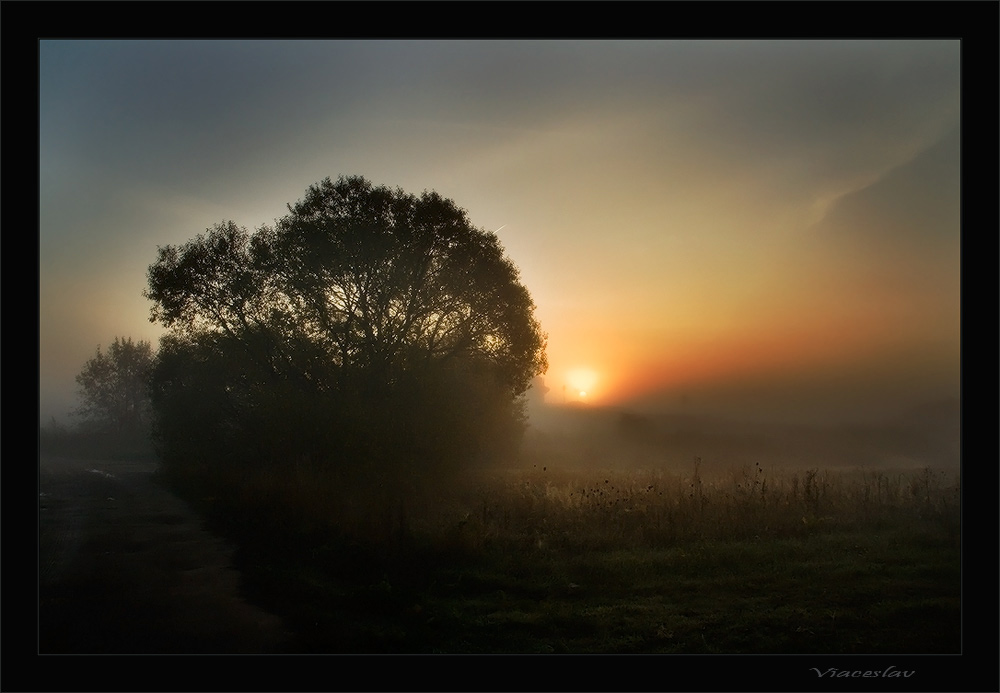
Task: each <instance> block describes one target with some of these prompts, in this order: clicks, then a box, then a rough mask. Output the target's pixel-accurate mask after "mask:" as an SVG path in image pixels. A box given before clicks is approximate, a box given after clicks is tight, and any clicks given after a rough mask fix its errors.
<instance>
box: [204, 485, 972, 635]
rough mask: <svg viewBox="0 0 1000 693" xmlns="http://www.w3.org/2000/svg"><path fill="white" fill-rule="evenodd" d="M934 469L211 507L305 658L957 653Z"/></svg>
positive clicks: (948, 545) (250, 579)
mask: <svg viewBox="0 0 1000 693" xmlns="http://www.w3.org/2000/svg"><path fill="white" fill-rule="evenodd" d="M927 478H929V477H928V475H926V474H925V475H923V476H922V477H920V479H922V480H923V485H922V486H920V488H919V490H920V493H919V494H913V493H897V494H896V495H895V496H893V497H892V498H890V497H889V495H888V494H887V493H886V492H884V489H885V487H886V481H885V477H881V476H874V475H873V476H870V477H865V476H863V475H861V476H854V477H834V476H830V475H823V476H820V475H818V474H815V473H813V474H810V475H809V476H808V478H806V479H800V480H798V482H797V483H796V482H795V481H794V480H790V479H788V478H783V479H772V482H771V484H770V485H769V486H768V487H767V493H766V494H763V493H761V491H760V487H757V488H756V490H754V488H755V487H754V486H753V485H752V484H750V485H749V488H750V489H751V491H749V492H747V493H746V494H745V495H737V494H736V493H734V489H733V488H731V487H729V486H726V485H725V483H722V484H721V485H710V484H707V483H702V482H700V481H697V480H696V483H694V484H692V483H691V480H690V479H680V480H678V479H670V478H664V477H662V476H661V477H655V476H652V477H649V476H647V477H632V478H631V479H621V478H612V477H610V476H606V477H605V475H601V478H594V479H588V480H580V479H573V480H571V481H569V482H567V483H565V484H561V485H557V484H553V483H552V482H550V481H548V480H540V479H532V478H524V477H511V478H506V479H501V480H499V481H497V480H493V481H492V482H491V483H489V484H483V485H481V486H478V487H474V488H471V490H470V488H466V489H465V490H464V491H463V492H462V493H455V494H452V495H450V496H447V497H445V496H439V497H438V498H437V502H434V503H429V504H421V503H419V502H417V498H418V496H417V495H415V496H413V497H410V498H407V503H406V511H405V512H402V511H400V512H397V508H396V505H395V503H392V504H390V505H389V506H382V505H377V506H376V507H377V509H378V511H376V512H369V513H368V514H367V516H363V515H359V516H356V517H354V518H348V519H349V520H350V521H349V522H345V517H344V515H342V514H341V515H337V516H334V515H333V514H331V515H330V516H329V517H327V518H324V515H323V512H324V511H322V509H321V508H322V504H321V503H319V497H320V495H321V494H320V491H321V490H322V484H321V483H312V484H305V483H303V482H302V480H299V482H297V483H299V484H300V485H299V486H297V487H296V488H300V489H307V491H308V494H309V495H308V496H303V498H304V500H303V502H302V503H295V502H294V500H295V497H296V496H295V493H298V492H299V491H296V489H290V488H288V487H278V488H270V489H268V492H267V493H261V492H259V490H258V491H255V490H254V489H253V488H252V487H244V488H242V489H240V491H239V493H238V494H234V496H235V497H238V498H239V499H242V500H240V501H239V502H236V501H228V502H227V501H225V500H223V501H219V500H216V501H215V505H214V507H215V508H216V514H215V517H216V518H217V519H218V518H222V519H221V520H219V522H220V525H219V526H220V528H221V529H223V531H226V532H227V534H228V535H229V536H230V538H232V539H233V541H234V542H235V543H236V544H237V546H238V547H239V550H238V552H237V562H238V567H239V568H240V569H241V570H242V572H243V574H244V579H245V587H246V591H247V595H248V597H249V598H250V599H251V600H253V601H255V602H257V603H259V604H261V605H262V606H264V607H266V608H268V609H270V610H272V611H274V612H275V613H278V614H279V615H281V616H283V617H284V618H285V619H286V621H287V622H288V624H289V625H290V626H291V627H292V628H293V629H294V630H295V631H296V632H297V633H298V634H299V649H300V650H301V651H303V652H326V653H349V652H355V653H356V652H370V653H390V652H408V653H697V654H713V653H726V654H731V653H802V654H806V653H828V654H841V653H870V654H878V653H914V654H916V653H955V652H958V651H959V636H960V552H959V541H958V539H959V534H958V531H957V527H958V520H957V517H956V515H957V505H955V504H954V503H951V501H950V499H952V498H953V497H954V496H953V489H951V488H940V489H937V488H930V487H929V485H928V484H927V482H926V479H927ZM892 479H893V484H894V486H892V488H896V487H899V488H906V483H907V482H906V480H905V478H903V477H899V478H897V477H892ZM273 481H274V477H269V483H273ZM739 481H740V482H741V486H740V488H741V489H742V488H744V487H745V486H747V484H746V483H745V481H744V480H743V479H742V478H740V479H739ZM865 484H869V486H870V487H866V486H865ZM692 486H694V488H695V490H696V491H697V490H698V488H699V486H700V488H701V490H700V491H699V492H698V493H694V492H692V491H691V490H690V489H691V488H692ZM761 486H763V484H761ZM880 488H881V489H883V495H882V497H880V496H879V489H880ZM804 489H805V490H808V493H806V492H805V491H804ZM584 491H586V493H584ZM937 492H940V493H939V494H938V495H934V494H935V493H937ZM302 493H305V491H302ZM260 498H267V499H269V500H268V502H264V503H262V502H261V501H260V500H259V499H260ZM873 498H874V499H876V501H877V502H878V503H879V505H877V506H873V505H872V504H873V503H874V502H875V501H872V499H873ZM880 498H881V500H879V499H880ZM246 499H255V500H254V504H249V503H247V501H246ZM275 499H282V500H281V501H280V502H275ZM609 499H610V500H609ZM306 501H308V502H306ZM382 502H384V501H383V500H380V501H379V503H382ZM386 507H389V508H390V509H391V510H392V512H382V511H384V510H385V509H386ZM420 508H424V509H427V510H426V511H425V512H423V513H421V512H419V509H420ZM222 509H225V511H226V512H224V513H220V512H219V510H222ZM364 517H368V518H369V519H370V521H369V522H368V523H367V524H366V523H365V522H364V521H363V518H364ZM359 518H360V519H359ZM345 528H346V529H345Z"/></svg>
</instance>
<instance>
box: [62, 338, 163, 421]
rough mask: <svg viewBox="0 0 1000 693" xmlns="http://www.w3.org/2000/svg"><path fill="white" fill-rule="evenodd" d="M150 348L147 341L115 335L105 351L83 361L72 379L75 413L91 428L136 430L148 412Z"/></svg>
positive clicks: (151, 363)
mask: <svg viewBox="0 0 1000 693" xmlns="http://www.w3.org/2000/svg"><path fill="white" fill-rule="evenodd" d="M152 367H153V349H152V346H151V345H150V343H149V342H145V341H138V342H133V341H132V338H131V337H129V338H127V339H126V338H119V337H115V339H114V341H113V342H112V343H111V346H109V347H108V350H107V351H106V352H102V351H101V347H100V346H98V347H97V353H96V354H95V355H94V357H93V358H91V359H88V360H87V362H86V363H85V364H84V366H83V369H82V370H81V371H80V373H79V375H77V376H76V382H77V385H78V386H79V390H78V394H79V397H80V402H81V403H80V406H79V408H78V409H77V411H76V413H77V414H78V415H79V416H81V417H82V418H83V420H84V423H85V424H86V425H87V426H89V427H92V428H96V429H102V430H106V431H110V432H114V433H140V432H143V431H144V430H145V427H146V424H147V423H148V415H149V391H148V387H149V376H150V373H151V371H152Z"/></svg>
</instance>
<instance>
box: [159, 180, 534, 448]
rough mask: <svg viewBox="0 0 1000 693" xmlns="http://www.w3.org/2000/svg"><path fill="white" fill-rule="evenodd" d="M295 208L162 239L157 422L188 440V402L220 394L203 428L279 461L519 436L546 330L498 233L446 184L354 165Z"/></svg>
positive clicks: (471, 444) (473, 444) (483, 443)
mask: <svg viewBox="0 0 1000 693" xmlns="http://www.w3.org/2000/svg"><path fill="white" fill-rule="evenodd" d="M288 210H289V213H288V214H287V215H286V216H285V217H283V218H282V219H280V220H278V221H277V222H276V224H275V225H274V226H273V227H263V228H260V229H258V230H257V231H256V232H253V233H251V232H248V231H247V230H246V229H245V228H242V227H239V226H237V225H236V224H235V223H233V222H224V223H222V224H219V225H216V226H215V227H213V228H211V229H209V230H208V231H207V233H206V234H203V235H200V236H198V237H197V238H195V239H194V240H192V241H190V242H188V243H186V244H184V245H182V246H167V247H162V248H160V249H159V253H158V258H157V261H156V262H155V263H154V264H153V265H151V266H150V268H149V274H148V278H149V288H148V290H147V292H146V296H147V297H148V298H149V299H151V300H152V301H153V302H154V306H153V309H152V317H151V320H153V321H158V322H160V323H161V324H162V325H164V326H165V327H167V328H169V330H170V332H169V334H168V338H167V339H166V340H165V341H164V343H163V346H162V347H161V358H160V367H159V368H158V371H157V377H156V388H157V395H156V402H157V403H158V405H157V406H158V408H159V409H160V414H161V417H160V418H161V433H163V432H165V431H167V430H169V429H170V427H171V420H173V421H174V423H175V424H176V426H175V428H177V429H178V430H181V429H185V430H186V432H187V437H188V439H190V438H191V433H192V431H191V430H190V426H188V424H190V423H191V422H190V421H187V422H184V423H181V420H182V419H183V414H184V413H185V412H187V411H189V410H190V407H189V406H187V405H182V404H179V403H180V402H182V401H186V402H189V404H190V405H192V406H195V405H196V404H197V403H198V402H202V403H204V402H209V401H211V402H213V407H212V414H211V416H208V414H207V412H206V417H207V418H206V417H202V418H201V419H200V420H201V421H207V420H209V419H211V420H213V421H214V424H213V426H214V428H212V429H211V430H209V429H205V430H204V431H203V435H204V437H206V438H211V437H213V436H214V439H215V442H216V443H218V442H219V435H221V433H220V434H219V435H216V434H215V433H213V431H216V432H229V434H230V435H231V437H232V444H233V445H234V446H236V447H239V448H240V449H241V450H243V453H242V454H245V455H249V456H254V455H256V456H258V457H266V458H269V459H271V460H273V459H275V458H281V457H287V456H288V455H292V454H294V455H299V456H307V457H312V458H316V457H321V458H327V459H329V458H330V457H341V458H343V457H354V458H357V459H358V460H359V461H364V460H368V459H371V458H373V457H381V458H385V457H387V456H392V457H397V458H399V457H411V458H422V459H424V460H426V459H427V458H428V457H433V456H439V457H440V456H449V455H450V456H458V455H462V454H474V453H476V452H481V451H483V450H484V449H485V448H487V447H489V445H490V443H491V442H495V440H498V439H509V438H510V434H511V433H512V432H514V431H515V430H516V428H517V423H518V421H519V416H520V402H521V400H522V396H523V394H524V393H525V391H526V390H527V389H528V387H529V386H530V383H531V380H532V378H533V377H534V376H536V375H538V374H540V373H542V372H544V370H545V366H546V362H545V353H544V348H545V336H544V335H543V334H542V332H541V330H540V327H539V324H538V322H537V320H536V319H535V317H534V304H533V302H532V300H531V296H530V294H529V293H528V290H527V289H526V288H525V287H524V286H523V285H522V284H521V282H520V278H519V274H518V270H517V268H516V267H515V266H514V264H513V263H512V262H511V261H510V260H509V259H508V258H507V257H506V256H505V254H504V251H503V248H502V247H501V245H500V242H499V240H498V239H497V237H496V235H495V234H493V233H490V232H487V231H484V230H480V229H477V228H475V227H474V226H473V225H472V224H471V223H470V221H469V218H468V215H467V213H466V212H465V211H464V210H462V209H460V208H459V207H457V206H456V205H455V203H453V202H452V201H450V200H447V199H444V198H442V197H441V196H440V195H438V194H437V193H434V192H424V193H423V194H421V195H420V196H416V195H412V194H407V193H404V192H403V191H402V190H400V189H398V188H397V189H390V188H388V187H385V186H374V185H372V184H371V183H370V182H368V181H367V180H365V179H364V178H360V177H348V178H340V179H338V180H337V181H331V180H330V179H329V178H327V179H326V180H323V181H322V182H320V183H318V184H317V185H314V186H311V187H310V188H309V189H308V191H307V192H306V195H305V197H304V199H302V200H301V201H299V202H298V203H296V204H294V205H289V207H288ZM195 392H198V393H200V394H198V395H194V394H193V393H195ZM170 412H175V415H174V416H173V418H171V415H170ZM165 435H166V437H168V438H169V437H170V436H169V434H165ZM178 435H179V434H178ZM167 442H168V443H169V440H168V441H167ZM248 446H249V447H248ZM231 449H232V448H231Z"/></svg>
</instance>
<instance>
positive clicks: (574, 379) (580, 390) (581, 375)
mask: <svg viewBox="0 0 1000 693" xmlns="http://www.w3.org/2000/svg"><path fill="white" fill-rule="evenodd" d="M598 380H599V377H598V375H597V373H596V372H595V371H594V370H592V369H590V368H574V369H572V370H570V371H569V372H568V373H567V374H566V384H567V387H568V389H569V390H570V391H571V392H576V394H577V398H578V399H581V400H583V399H587V396H588V393H593V391H594V386H595V385H596V384H597V382H598Z"/></svg>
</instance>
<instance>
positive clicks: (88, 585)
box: [39, 457, 294, 654]
mask: <svg viewBox="0 0 1000 693" xmlns="http://www.w3.org/2000/svg"><path fill="white" fill-rule="evenodd" d="M155 471H156V465H155V463H151V462H118V461H99V462H98V461H88V460H76V459H66V458H55V457H43V458H42V460H41V476H40V481H41V485H40V495H39V527H40V536H39V543H40V545H39V576H40V585H39V629H40V636H39V640H40V642H39V652H40V653H42V654H56V653H76V654H112V653H114V654H139V653H141V654H155V653H163V654H166V653H171V654H208V653H219V654H223V653H247V654H260V653H277V652H289V651H294V646H293V645H292V641H293V639H292V636H291V635H290V634H289V633H288V632H287V631H286V629H285V628H284V626H283V624H282V622H281V620H280V619H279V618H278V617H276V616H274V615H273V614H269V613H267V612H265V611H263V610H261V609H259V608H257V607H255V606H253V605H251V604H248V603H246V602H245V601H244V600H243V599H242V598H241V596H240V575H239V573H238V572H237V571H236V570H234V569H233V568H232V567H231V556H232V549H231V547H229V546H227V545H226V544H225V543H224V542H223V541H222V540H220V539H219V538H218V537H216V536H214V535H212V534H210V533H209V532H206V531H205V530H203V529H202V525H201V521H200V519H199V517H198V516H197V515H195V514H194V512H193V511H192V510H191V509H190V508H189V507H188V506H187V505H186V504H185V503H184V502H183V501H181V500H180V499H179V498H177V497H176V496H174V495H173V494H171V493H169V492H168V491H167V490H166V489H164V488H163V487H162V486H161V485H159V484H158V483H157V482H156V480H155Z"/></svg>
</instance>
